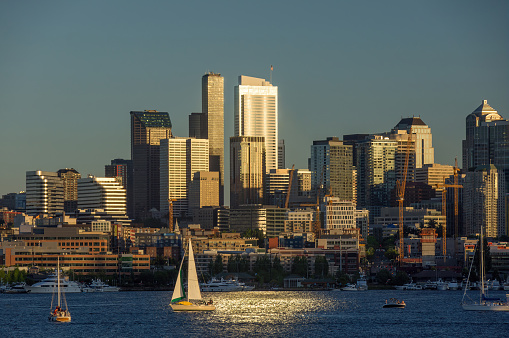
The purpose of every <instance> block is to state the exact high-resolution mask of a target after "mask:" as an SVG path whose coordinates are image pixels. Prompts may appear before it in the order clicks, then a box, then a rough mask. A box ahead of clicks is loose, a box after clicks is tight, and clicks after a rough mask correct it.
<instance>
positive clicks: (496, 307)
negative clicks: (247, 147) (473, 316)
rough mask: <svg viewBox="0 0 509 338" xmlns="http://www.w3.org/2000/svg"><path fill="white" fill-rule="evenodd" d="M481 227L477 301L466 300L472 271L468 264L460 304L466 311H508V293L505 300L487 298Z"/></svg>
mask: <svg viewBox="0 0 509 338" xmlns="http://www.w3.org/2000/svg"><path fill="white" fill-rule="evenodd" d="M483 231H484V230H483V227H482V225H481V236H480V240H479V242H480V243H481V246H480V250H479V256H480V260H479V262H480V263H479V267H480V272H481V276H480V278H481V287H480V290H479V301H472V300H471V301H466V300H465V296H466V294H467V290H468V281H469V280H470V271H472V265H473V263H474V262H473V260H472V265H470V271H469V272H468V278H467V284H466V286H465V291H464V293H463V299H462V301H461V306H462V307H463V310H466V311H509V301H508V299H507V297H508V295H506V300H505V301H502V300H501V299H500V298H489V297H487V290H486V287H485V273H486V271H485V268H484V239H483Z"/></svg>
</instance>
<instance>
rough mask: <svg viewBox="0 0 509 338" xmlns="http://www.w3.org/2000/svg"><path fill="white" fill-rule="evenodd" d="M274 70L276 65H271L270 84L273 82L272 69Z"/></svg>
mask: <svg viewBox="0 0 509 338" xmlns="http://www.w3.org/2000/svg"><path fill="white" fill-rule="evenodd" d="M273 70H274V67H272V65H270V84H272V71H273Z"/></svg>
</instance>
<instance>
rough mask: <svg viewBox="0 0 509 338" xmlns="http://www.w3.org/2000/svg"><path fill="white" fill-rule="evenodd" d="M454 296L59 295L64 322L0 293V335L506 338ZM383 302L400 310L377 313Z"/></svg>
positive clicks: (33, 299) (506, 323) (507, 325)
mask: <svg viewBox="0 0 509 338" xmlns="http://www.w3.org/2000/svg"><path fill="white" fill-rule="evenodd" d="M470 292H471V294H472V297H474V295H475V292H474V291H470ZM462 294H463V292H462V291H442V292H440V291H429V290H423V291H396V290H394V291H392V290H391V291H389V290H383V291H382V290H380V291H378V290H370V291H365V292H348V291H343V292H332V291H331V292H328V291H323V292H321V291H320V292H319V291H310V292H307V291H301V292H291V291H249V292H235V293H213V294H210V293H209V294H204V296H205V297H206V299H209V298H212V299H213V300H214V303H215V304H216V307H217V309H216V311H214V312H209V313H182V312H181V313H174V312H173V311H172V310H171V308H170V306H169V302H170V298H171V292H114V293H81V294H68V295H67V303H68V305H69V309H70V311H71V313H72V322H71V323H50V322H48V320H47V318H48V314H49V311H50V305H51V295H43V294H20V295H9V294H0V337H63V336H66V337H147V336H152V337H176V336H190V337H267V336H270V337H368V336H371V337H509V312H506V313H497V312H473V311H463V310H462V308H461V306H460V302H461V298H462ZM492 295H500V296H503V295H504V292H498V293H492ZM388 298H398V299H403V300H405V302H406V304H407V306H406V308H405V309H383V308H382V305H383V304H384V303H385V299H388Z"/></svg>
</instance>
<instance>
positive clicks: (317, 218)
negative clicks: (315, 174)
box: [300, 166, 325, 238]
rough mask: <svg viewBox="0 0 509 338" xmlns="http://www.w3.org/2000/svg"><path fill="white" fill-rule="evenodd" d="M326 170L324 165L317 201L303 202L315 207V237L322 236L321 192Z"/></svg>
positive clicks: (307, 205)
mask: <svg viewBox="0 0 509 338" xmlns="http://www.w3.org/2000/svg"><path fill="white" fill-rule="evenodd" d="M324 171H325V166H323V167H322V171H321V173H320V184H318V188H317V189H316V203H311V204H301V205H300V206H301V207H314V208H315V220H314V221H313V232H314V233H315V238H319V237H320V194H321V192H322V185H323V181H324V179H323V172H324Z"/></svg>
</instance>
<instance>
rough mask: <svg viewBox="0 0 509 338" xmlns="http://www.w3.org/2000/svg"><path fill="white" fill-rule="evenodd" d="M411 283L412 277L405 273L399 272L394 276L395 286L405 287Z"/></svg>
mask: <svg viewBox="0 0 509 338" xmlns="http://www.w3.org/2000/svg"><path fill="white" fill-rule="evenodd" d="M409 281H410V277H409V276H408V274H407V273H406V272H405V271H398V272H397V273H396V276H394V281H393V284H394V285H403V284H406V283H408V282H409Z"/></svg>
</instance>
